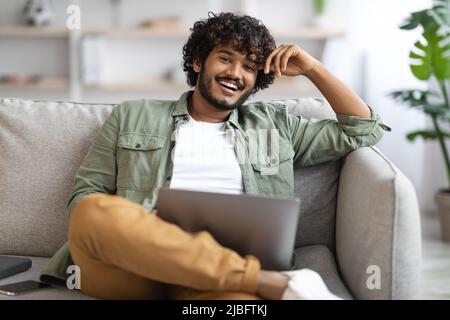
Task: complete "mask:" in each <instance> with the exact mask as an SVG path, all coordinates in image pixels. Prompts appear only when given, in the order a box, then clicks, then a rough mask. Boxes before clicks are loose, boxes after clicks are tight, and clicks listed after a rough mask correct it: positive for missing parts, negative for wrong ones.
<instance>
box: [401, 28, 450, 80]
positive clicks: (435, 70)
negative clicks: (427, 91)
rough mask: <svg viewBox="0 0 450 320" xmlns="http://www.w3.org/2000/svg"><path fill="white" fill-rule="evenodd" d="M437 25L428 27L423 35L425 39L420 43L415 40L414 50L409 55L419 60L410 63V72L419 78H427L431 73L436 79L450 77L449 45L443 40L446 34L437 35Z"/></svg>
mask: <svg viewBox="0 0 450 320" xmlns="http://www.w3.org/2000/svg"><path fill="white" fill-rule="evenodd" d="M437 31H438V29H437V27H435V28H432V29H429V30H428V31H426V32H425V33H424V34H423V36H424V39H425V41H426V43H425V44H422V43H421V42H420V41H417V42H416V43H415V44H414V46H415V49H416V50H414V49H413V50H414V51H411V53H410V54H409V57H410V58H412V59H416V60H419V63H418V64H414V63H411V65H410V67H411V71H412V73H413V74H414V75H415V76H416V77H417V78H418V79H420V80H428V79H429V78H430V77H431V75H433V74H434V75H435V76H436V78H437V79H438V80H445V79H449V78H450V45H449V44H446V45H444V46H441V43H443V42H445V40H446V39H447V38H446V37H447V35H439V34H438V32H437Z"/></svg>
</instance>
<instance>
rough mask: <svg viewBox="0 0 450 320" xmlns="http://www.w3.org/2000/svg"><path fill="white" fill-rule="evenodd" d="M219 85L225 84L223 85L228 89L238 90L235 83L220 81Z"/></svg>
mask: <svg viewBox="0 0 450 320" xmlns="http://www.w3.org/2000/svg"><path fill="white" fill-rule="evenodd" d="M219 83H220V84H223V85H225V86H227V87H230V88H232V89H234V90H237V85H236V84H235V83H233V82H229V81H220V82H219Z"/></svg>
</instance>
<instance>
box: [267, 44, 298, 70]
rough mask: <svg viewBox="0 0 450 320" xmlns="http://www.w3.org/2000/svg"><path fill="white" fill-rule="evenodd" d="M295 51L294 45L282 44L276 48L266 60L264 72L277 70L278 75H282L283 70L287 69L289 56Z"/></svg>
mask: <svg viewBox="0 0 450 320" xmlns="http://www.w3.org/2000/svg"><path fill="white" fill-rule="evenodd" d="M292 53H293V47H292V46H290V45H281V46H279V47H278V48H276V49H275V50H274V51H272V53H271V54H270V55H269V57H268V58H267V60H266V63H265V67H264V73H269V71H273V72H275V75H276V76H277V77H281V75H282V72H284V71H286V68H287V63H288V61H289V57H290V56H291V55H292Z"/></svg>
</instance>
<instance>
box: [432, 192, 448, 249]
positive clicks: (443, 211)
mask: <svg viewBox="0 0 450 320" xmlns="http://www.w3.org/2000/svg"><path fill="white" fill-rule="evenodd" d="M434 199H435V201H436V204H437V206H438V210H439V216H440V221H441V236H442V240H444V241H448V242H450V192H444V191H440V192H438V193H436V195H435V198H434Z"/></svg>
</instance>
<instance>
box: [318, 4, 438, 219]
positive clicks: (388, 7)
mask: <svg viewBox="0 0 450 320" xmlns="http://www.w3.org/2000/svg"><path fill="white" fill-rule="evenodd" d="M430 3H431V0H414V1H409V0H396V1H390V0H377V1H370V0H365V1H361V0H330V3H329V4H330V6H329V7H328V13H329V15H330V19H336V20H337V21H340V22H343V23H344V24H345V27H346V29H347V30H348V36H347V37H346V38H345V39H341V40H333V42H332V43H331V44H330V46H329V47H328V52H327V54H326V57H325V61H324V62H325V64H326V65H327V66H328V67H329V69H330V70H332V71H333V72H334V73H335V74H336V75H338V76H339V77H340V78H341V79H342V80H344V81H345V82H346V83H347V84H348V85H350V86H351V87H352V88H353V89H354V90H355V91H356V92H357V93H359V94H360V95H361V96H362V97H363V98H364V99H365V101H366V102H367V103H368V104H369V105H371V106H372V107H373V108H374V109H375V110H376V111H378V112H379V113H380V114H381V115H382V118H383V120H384V122H385V123H386V124H387V125H389V126H391V127H392V132H391V133H386V135H385V137H384V138H383V140H382V141H381V142H380V143H379V144H378V147H379V148H380V149H381V150H382V151H383V152H384V153H385V154H386V155H387V156H388V157H389V158H390V159H391V160H392V161H393V162H394V163H395V165H397V167H399V168H400V169H401V170H402V172H403V173H404V174H405V175H406V176H407V177H408V178H409V179H410V180H411V181H412V183H413V184H414V186H415V187H416V192H417V195H418V199H419V204H420V207H421V209H422V211H426V212H432V211H434V210H435V205H434V201H433V196H434V192H435V191H436V190H437V189H438V188H440V187H442V186H446V183H447V182H446V179H445V170H444V166H443V162H442V159H441V155H440V152H439V150H438V145H437V144H436V143H433V142H431V143H424V142H423V141H421V140H418V141H416V142H414V143H410V142H408V141H407V140H406V137H405V136H406V134H407V133H408V132H409V131H412V130H417V129H422V128H426V127H427V126H428V127H429V125H430V124H429V122H428V121H427V118H426V117H425V116H424V115H423V114H422V113H420V112H418V111H415V110H411V109H410V108H408V107H406V106H403V105H400V104H398V103H395V102H393V101H392V99H391V98H389V97H388V96H387V94H388V93H389V92H391V91H393V90H399V89H407V88H426V87H427V83H424V82H421V81H418V80H416V79H415V78H414V76H413V75H412V74H411V72H410V69H409V58H408V55H409V52H410V50H411V48H412V46H413V44H414V42H415V41H416V40H417V39H418V37H419V36H420V33H421V32H420V31H419V30H414V31H403V30H400V29H399V28H398V26H399V25H400V23H401V22H402V21H403V19H404V18H406V17H407V16H408V15H409V13H410V12H412V11H416V10H421V9H424V8H427V7H429V6H430Z"/></svg>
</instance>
